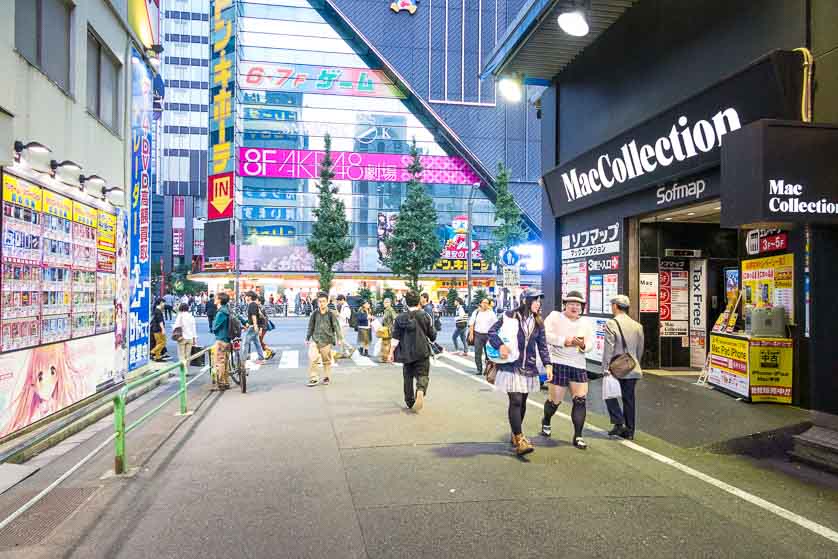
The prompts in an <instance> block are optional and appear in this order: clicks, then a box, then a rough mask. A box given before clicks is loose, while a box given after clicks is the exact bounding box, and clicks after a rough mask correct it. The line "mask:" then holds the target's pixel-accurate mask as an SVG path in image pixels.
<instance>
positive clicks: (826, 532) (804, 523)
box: [437, 363, 838, 543]
mask: <svg viewBox="0 0 838 559" xmlns="http://www.w3.org/2000/svg"><path fill="white" fill-rule="evenodd" d="M437 364H438V365H439V366H440V367H444V368H446V369H449V370H451V371H454V372H455V373H458V374H460V375H463V376H465V377H467V378H470V379H471V380H473V381H475V382H479V383H483V384H485V385H487V386H492V385H491V384H489V383H488V382H486V381H485V379H483V378H482V377H478V376H475V375H473V374H469V373H467V372H465V371H461V370H459V369H457V368H456V367H452V366H451V365H448V364H445V363H437ZM527 403H528V404H530V405H531V406H533V407H535V408H537V409H543V405H542V404H539V403H538V402H535V401H533V400H528V401H527ZM556 415H557V416H560V417H561V418H562V419H564V420H566V421H570V420H571V418H570V416H569V415H567V414H564V413H561V412H559V413H557V414H556ZM585 429H587V430H589V431H593V432H595V433H604V432H605V429H602V428H600V427H597V426H596V425H585ZM620 444H622V445H623V446H625V447H627V448H630V449H632V450H634V451H637V452H639V453H641V454H645V455H646V456H648V457H649V458H652V459H653V460H655V461H657V462H660V463H661V464H666V465H667V466H671V467H673V468H675V469H676V470H679V471H681V472H683V473H685V474H687V475H689V476H692V477H694V478H696V479H699V480H701V481H703V482H705V483H708V484H710V485H712V486H713V487H715V488H717V489H721V490H722V491H724V492H726V493H729V494H731V495H733V496H734V497H739V498H740V499H742V500H743V501H746V502H748V503H751V504H752V505H755V506H757V507H759V508H761V509H763V510H766V511H768V512H770V513H773V514H775V515H777V516H779V517H780V518H784V519H785V520H788V521H789V522H793V523H794V524H797V525H798V526H800V527H802V528H805V529H807V530H809V531H810V532H813V533H815V534H818V535H819V536H822V537H824V538H826V539H828V540H830V541H832V542H835V543H838V532H836V531H835V530H833V529H831V528H827V527H826V526H824V525H823V524H818V523H817V522H813V521H811V520H809V519H808V518H806V517H804V516H801V515H799V514H797V513H794V512H791V511H790V510H788V509H784V508H783V507H781V506H779V505H775V504H774V503H772V502H770V501H766V500H765V499H763V498H761V497H757V496H756V495H754V494H752V493H748V492H747V491H744V490H742V489H739V488H738V487H734V486H733V485H730V484H729V483H725V482H724V481H722V480H720V479H716V478H714V477H712V476H709V475H707V474H705V473H702V472H699V471H698V470H696V469H694V468H691V467H689V466H687V465H685V464H682V463H680V462H678V461H677V460H674V459H672V458H669V457H668V456H664V455H663V454H660V453H658V452H655V451H654V450H649V449H648V448H646V447H644V446H640V445H639V444H637V443H635V442H632V441H626V440H623V441H620Z"/></svg>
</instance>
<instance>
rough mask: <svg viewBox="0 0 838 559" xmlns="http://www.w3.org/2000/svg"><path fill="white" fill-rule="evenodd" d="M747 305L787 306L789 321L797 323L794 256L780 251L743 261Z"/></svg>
mask: <svg viewBox="0 0 838 559" xmlns="http://www.w3.org/2000/svg"><path fill="white" fill-rule="evenodd" d="M742 289H743V297H744V299H745V301H744V302H745V304H749V305H754V306H755V307H767V306H771V307H783V308H785V309H786V320H787V321H788V323H789V324H794V255H793V254H780V255H778V256H768V257H766V258H757V259H754V260H744V261H743V262H742Z"/></svg>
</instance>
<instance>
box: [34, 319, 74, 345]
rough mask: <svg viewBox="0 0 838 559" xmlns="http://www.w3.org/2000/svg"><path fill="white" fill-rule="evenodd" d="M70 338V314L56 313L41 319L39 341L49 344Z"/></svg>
mask: <svg viewBox="0 0 838 559" xmlns="http://www.w3.org/2000/svg"><path fill="white" fill-rule="evenodd" d="M69 339H70V315H69V314H56V315H52V316H45V317H43V318H42V319H41V343H43V344H49V343H52V342H60V341H64V340H69Z"/></svg>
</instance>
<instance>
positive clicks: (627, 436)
mask: <svg viewBox="0 0 838 559" xmlns="http://www.w3.org/2000/svg"><path fill="white" fill-rule="evenodd" d="M620 438H621V439H625V440H627V441H633V440H634V431H629V430H628V429H626V430H624V431H623V432H622V433H620Z"/></svg>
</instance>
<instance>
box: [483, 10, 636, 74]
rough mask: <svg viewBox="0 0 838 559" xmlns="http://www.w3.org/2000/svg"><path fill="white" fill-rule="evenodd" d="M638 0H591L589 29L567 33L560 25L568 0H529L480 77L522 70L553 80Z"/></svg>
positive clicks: (515, 72) (522, 72) (514, 72)
mask: <svg viewBox="0 0 838 559" xmlns="http://www.w3.org/2000/svg"><path fill="white" fill-rule="evenodd" d="M634 3H635V0H591V11H590V13H589V15H588V22H589V25H590V32H589V33H588V34H587V35H586V36H584V37H573V36H571V35H568V34H567V33H565V32H564V31H562V30H561V29H559V25H558V17H559V14H560V13H561V11H562V9H563V8H565V7H566V5H567V2H565V1H563V0H529V1H528V2H527V3H526V4H524V6H523V7H522V8H521V10H520V11H519V12H518V15H517V17H516V18H515V20H514V21H513V22H512V25H510V26H509V28H508V29H507V31H506V34H505V35H504V36H503V37H501V38H500V40H499V41H498V46H497V47H496V48H495V50H494V51H493V52H492V54H491V55H489V58H488V59H487V62H486V64H485V65H484V66H483V68H482V70H481V76H480V77H481V78H482V79H485V78H487V77H489V76H501V75H506V74H519V75H521V76H523V77H524V78H525V79H526V80H530V81H532V80H538V81H542V80H552V79H553V77H554V76H556V75H557V74H558V73H560V72H561V71H562V70H564V68H565V67H566V66H567V65H568V64H570V63H571V62H572V61H573V59H574V58H576V57H577V56H578V55H579V53H581V52H582V51H583V50H584V49H585V48H586V47H588V45H591V44H593V43H594V41H596V40H597V38H598V37H599V36H600V35H602V34H603V33H604V32H605V30H606V29H608V28H609V27H611V26H612V25H613V24H614V23H615V22H616V21H617V20H618V19H620V16H622V15H623V13H624V12H625V11H626V10H627V9H629V8H630V7H631V6H632V4H634Z"/></svg>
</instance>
